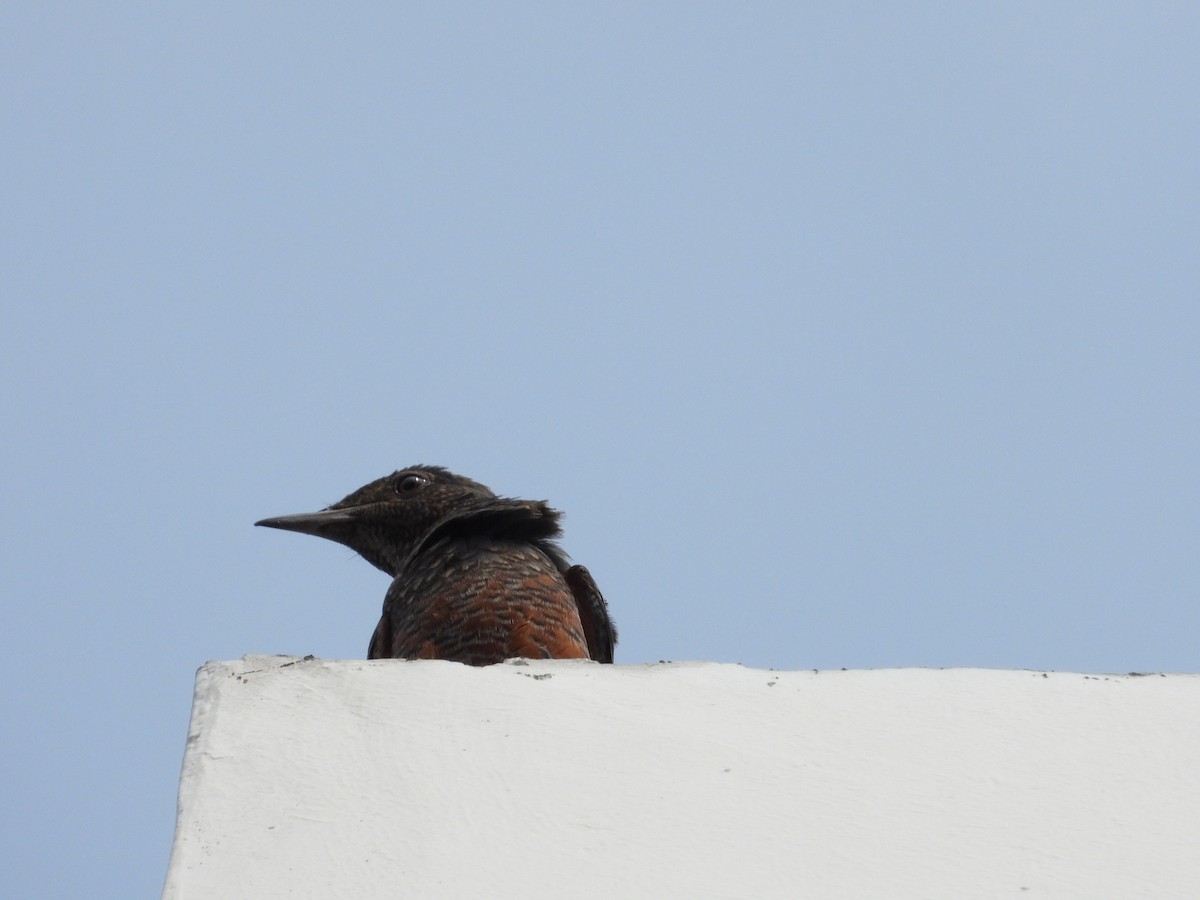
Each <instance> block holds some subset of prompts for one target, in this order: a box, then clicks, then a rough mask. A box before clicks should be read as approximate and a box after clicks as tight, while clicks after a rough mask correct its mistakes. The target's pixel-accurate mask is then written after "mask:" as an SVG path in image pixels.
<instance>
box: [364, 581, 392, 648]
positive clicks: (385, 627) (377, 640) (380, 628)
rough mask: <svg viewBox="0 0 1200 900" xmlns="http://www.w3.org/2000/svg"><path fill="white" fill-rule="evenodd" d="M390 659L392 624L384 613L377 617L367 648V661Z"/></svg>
mask: <svg viewBox="0 0 1200 900" xmlns="http://www.w3.org/2000/svg"><path fill="white" fill-rule="evenodd" d="M389 593H390V592H389ZM391 658H392V623H391V621H390V620H389V619H388V614H387V612H386V611H385V612H384V614H383V615H382V616H380V617H379V624H378V625H376V626H375V633H374V634H372V635H371V643H370V645H369V646H368V647H367V659H391Z"/></svg>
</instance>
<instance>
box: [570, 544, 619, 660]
mask: <svg viewBox="0 0 1200 900" xmlns="http://www.w3.org/2000/svg"><path fill="white" fill-rule="evenodd" d="M563 577H564V578H566V580H567V586H568V587H570V589H571V593H572V594H573V595H574V596H575V605H576V606H577V607H578V608H579V620H580V622H582V623H583V636H584V637H585V638H586V639H587V645H588V656H590V657H591V658H592V659H594V660H595V661H596V662H602V663H610V662H612V661H613V648H614V647H615V646H616V644H617V627H616V626H615V625H613V623H612V619H610V618H609V617H608V604H607V603H605V602H604V595H603V594H601V593H600V588H598V587H596V582H595V581H594V580H593V579H592V573H591V572H589V571H588V570H587V569H586V568H584V567H583V566H571V568H569V569H567V570H566V571H565V572H563Z"/></svg>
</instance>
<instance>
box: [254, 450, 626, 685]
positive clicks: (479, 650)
mask: <svg viewBox="0 0 1200 900" xmlns="http://www.w3.org/2000/svg"><path fill="white" fill-rule="evenodd" d="M560 516H561V513H559V512H558V511H557V510H554V509H551V508H550V507H549V506H547V505H546V504H545V503H544V502H541V501H535V500H512V499H508V498H505V497H497V496H496V495H495V494H494V493H492V491H491V490H490V489H488V488H487V487H485V486H484V485H482V484H479V483H478V482H476V481H472V480H471V479H469V478H464V477H463V476H461V475H455V474H454V473H453V472H448V471H446V470H445V469H443V468H440V467H439V466H413V467H411V468H407V469H401V470H400V471H398V472H393V473H392V474H391V475H387V476H385V477H383V478H380V479H378V480H377V481H372V482H371V483H370V484H368V485H365V486H363V487H361V488H359V489H358V490H357V491H355V492H354V493H353V494H350V496H348V497H346V499H344V500H342V501H341V502H339V503H335V504H333V506H330V507H328V508H327V509H323V510H321V511H320V512H316V513H306V514H301V515H296V516H280V517H279V518H274V519H263V520H262V521H261V522H256V523H255V524H256V525H265V526H267V527H269V528H283V529H285V530H287V531H299V532H302V533H304V534H312V535H316V536H317V537H323V538H328V539H329V540H331V541H336V542H338V543H339V544H345V545H346V546H347V547H349V548H351V549H352V550H355V551H356V552H358V554H359V555H361V556H362V558H363V559H365V560H366V561H367V562H369V563H371V565H373V566H375V567H376V568H378V569H382V570H383V571H384V572H386V573H387V574H388V575H390V576H392V579H393V580H392V586H391V587H390V588H389V589H388V592H387V596H386V597H385V598H384V601H383V616H382V618H380V620H379V625H378V626H376V628H375V633H374V635H372V637H371V644H370V647H369V649H368V651H367V658H368V659H383V658H393V657H394V658H419V659H450V660H456V661H458V662H463V663H468V664H470V665H475V666H486V665H490V664H492V663H498V662H503V661H504V660H506V659H509V658H510V657H514V656H523V657H530V658H552V659H579V658H582V659H594V660H597V661H598V662H603V663H611V662H612V661H613V647H614V646H615V644H616V642H617V631H616V628H615V627H614V626H613V624H612V621H611V620H610V619H609V617H608V606H607V604H606V603H605V602H604V597H603V596H601V594H600V590H599V588H597V587H596V582H594V581H593V580H592V576H591V575H590V574H589V573H588V570H587V569H585V568H584V567H583V566H572V565H571V564H570V563H569V562H568V560H567V555H566V554H565V553H564V552H563V551H562V549H561V548H560V547H559V546H558V545H557V544H556V543H555V542H554V539H555V538H557V537H558V536H559V535H561V534H562V528H561V526H560V525H559V523H558V520H559V517H560Z"/></svg>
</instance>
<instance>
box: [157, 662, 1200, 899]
mask: <svg viewBox="0 0 1200 900" xmlns="http://www.w3.org/2000/svg"><path fill="white" fill-rule="evenodd" d="M163 896H164V897H165V898H168V900H193V898H204V900H211V898H239V897H245V898H271V897H347V898H349V897H353V898H356V900H359V898H373V897H380V898H384V897H387V898H394V897H429V898H440V897H472V898H473V897H479V898H509V897H511V898H521V900H530V898H568V897H584V898H588V897H604V898H639V897H646V898H774V897H779V898H803V897H819V898H855V900H858V898H874V897H879V898H909V897H911V898H970V897H1014V898H1024V897H1029V898H1038V897H1042V898H1047V897H1052V898H1075V897H1078V898H1088V900H1095V898H1106V897H1112V898H1134V897H1153V898H1171V897H1179V898H1198V897H1200V676H1195V675H1168V676H1162V675H1151V676H1141V677H1131V676H1104V675H1098V676H1089V675H1075V674H1053V673H1051V674H1046V673H1041V672H1008V671H985V670H972V669H960V670H945V671H934V670H924V669H901V670H880V671H849V672H812V671H800V672H774V671H763V670H754V669H744V668H741V667H740V666H732V665H718V664H714V663H675V664H663V665H654V666H615V667H614V666H600V665H596V664H594V663H588V662H572V661H554V662H537V663H528V664H525V663H523V662H519V661H518V662H512V663H507V664H505V665H500V666H493V667H489V668H483V669H476V668H469V667H467V666H462V665H458V664H455V663H447V662H439V661H422V662H416V661H414V662H407V661H395V660H379V661H374V662H366V661H336V662H333V661H325V660H297V659H294V658H287V657H247V658H245V659H242V660H238V661H235V662H213V663H209V664H208V665H206V666H204V667H203V668H202V669H201V670H200V672H199V674H198V676H197V679H196V697H195V705H194V708H193V712H192V724H191V729H190V733H189V735H188V745H187V751H186V755H185V757H184V763H183V775H182V779H181V781H180V789H179V821H178V827H177V832H176V836H175V845H174V849H173V852H172V856H171V862H170V868H169V871H168V873H167V881H166V887H165V890H164V893H163Z"/></svg>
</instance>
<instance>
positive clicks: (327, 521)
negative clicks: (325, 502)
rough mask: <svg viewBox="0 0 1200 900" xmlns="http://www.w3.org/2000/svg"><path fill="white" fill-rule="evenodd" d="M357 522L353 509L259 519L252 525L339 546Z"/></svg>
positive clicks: (326, 510) (324, 510)
mask: <svg viewBox="0 0 1200 900" xmlns="http://www.w3.org/2000/svg"><path fill="white" fill-rule="evenodd" d="M357 521H358V520H357V519H356V518H355V516H354V510H353V509H323V510H321V511H320V512H315V513H299V514H297V515H294V516H276V517H275V518H273V519H260V520H259V521H257V522H255V523H254V524H255V525H262V526H265V527H266V528H282V529H283V530H284V531H298V532H300V533H301V534H311V535H314V536H316V537H323V538H328V539H329V540H331V541H337V542H338V543H339V544H340V543H344V540H345V538H346V537H347V536H349V534H350V533H351V532H352V531H353V530H354V527H355V525H356V523H357Z"/></svg>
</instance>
